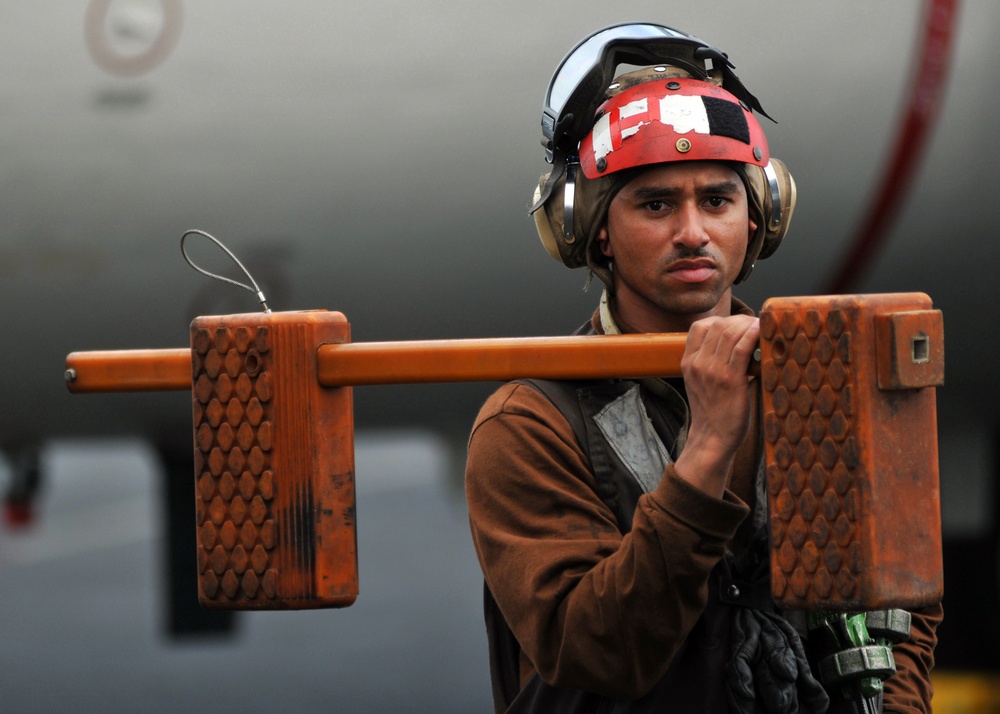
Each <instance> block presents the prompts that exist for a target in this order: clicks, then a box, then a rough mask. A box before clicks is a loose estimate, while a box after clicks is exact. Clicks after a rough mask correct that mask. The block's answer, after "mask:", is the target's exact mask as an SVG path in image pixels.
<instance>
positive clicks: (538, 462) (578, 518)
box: [466, 385, 748, 698]
mask: <svg viewBox="0 0 1000 714" xmlns="http://www.w3.org/2000/svg"><path fill="white" fill-rule="evenodd" d="M466 495H467V499H468V505H469V518H470V523H471V528H472V535H473V541H474V544H475V548H476V552H477V555H478V557H479V561H480V565H481V566H482V569H483V573H484V575H485V578H486V582H487V585H488V586H489V588H490V590H491V592H492V593H493V595H494V597H495V598H496V601H497V604H498V605H499V607H500V609H501V611H502V612H503V615H504V618H505V619H506V621H507V623H508V625H509V626H510V628H511V630H512V631H513V633H514V635H515V637H516V638H517V640H518V642H519V643H520V645H521V648H522V650H523V651H524V654H525V655H526V656H527V658H528V659H529V660H530V661H531V663H532V664H533V665H534V667H535V669H536V670H537V671H538V673H539V674H540V675H541V677H542V678H543V679H544V680H545V681H546V682H548V683H549V684H552V685H556V686H564V687H572V688H577V689H585V690H588V691H596V692H599V693H602V694H609V695H613V696H624V697H630V698H634V697H638V696H641V695H642V694H644V693H645V692H646V691H648V690H649V689H650V688H651V687H652V686H653V685H654V684H655V683H656V682H657V681H658V680H659V679H660V677H661V676H662V675H663V673H664V672H665V671H666V669H667V667H668V666H669V664H670V662H671V659H672V658H673V656H674V654H675V653H676V651H677V649H678V647H679V646H680V645H681V643H682V642H683V640H684V638H685V637H686V635H687V634H688V632H689V631H690V630H691V628H692V627H693V626H694V624H695V623H696V621H697V620H698V618H699V616H700V614H701V612H702V610H703V609H704V607H705V604H706V601H707V581H708V576H709V573H710V572H711V570H712V569H713V568H714V566H715V565H716V563H717V562H718V561H719V560H720V558H721V557H722V556H723V552H724V549H725V546H726V544H727V543H728V542H729V541H730V540H731V539H732V537H733V534H734V533H735V530H736V528H737V526H738V525H739V524H740V522H741V521H742V520H743V519H744V518H745V516H746V515H747V512H748V508H747V506H746V505H745V504H744V503H743V502H742V501H740V500H739V499H738V498H736V496H734V495H733V494H731V493H729V492H727V493H726V495H725V496H724V497H723V499H721V500H719V499H715V498H712V497H710V496H708V495H706V494H704V493H702V492H700V491H698V490H697V489H695V488H693V487H691V486H689V485H687V484H686V483H685V482H684V481H682V480H680V479H679V478H677V477H676V475H675V474H674V473H673V470H672V468H671V467H669V466H668V467H667V470H666V473H665V474H664V477H663V479H662V480H661V482H660V485H659V486H658V487H657V489H656V490H655V491H653V492H652V493H649V494H646V495H644V496H642V497H641V498H640V500H639V504H638V506H637V508H636V513H635V518H634V521H633V526H632V530H631V532H629V533H628V534H626V535H624V536H623V535H622V534H621V533H620V532H619V531H618V528H617V525H616V522H615V519H614V516H613V515H612V513H611V511H610V510H609V509H608V508H607V507H606V506H605V505H604V503H603V502H602V501H601V500H600V498H599V497H598V496H597V493H596V491H595V483H594V478H593V475H592V474H591V471H590V468H589V466H588V462H587V459H586V457H585V456H584V454H583V452H582V451H581V449H580V447H579V445H578V444H577V443H576V439H575V437H574V436H573V433H572V430H571V428H570V427H569V425H568V424H567V423H566V421H565V419H564V418H563V417H562V415H561V414H560V413H559V412H558V411H557V410H556V409H555V407H553V406H552V404H551V403H550V402H549V401H548V400H547V399H546V398H545V397H543V396H542V395H540V394H538V393H537V392H535V391H534V390H532V389H531V388H529V387H525V386H523V385H507V386H505V387H503V388H502V389H500V390H499V391H498V392H497V393H496V394H495V395H494V396H493V397H492V398H491V399H490V400H489V401H488V402H487V403H486V405H485V406H484V407H483V410H482V411H481V412H480V415H479V418H478V419H477V422H476V425H475V426H474V428H473V433H472V436H471V439H470V442H469V457H468V464H467V469H466ZM522 675H523V673H522ZM523 681H524V679H523V678H522V684H523Z"/></svg>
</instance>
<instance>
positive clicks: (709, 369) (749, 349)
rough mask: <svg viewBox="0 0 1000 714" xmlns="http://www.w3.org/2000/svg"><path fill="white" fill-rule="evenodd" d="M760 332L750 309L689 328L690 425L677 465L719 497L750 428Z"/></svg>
mask: <svg viewBox="0 0 1000 714" xmlns="http://www.w3.org/2000/svg"><path fill="white" fill-rule="evenodd" d="M759 336H760V325H759V323H758V320H757V318H755V317H750V316H748V315H733V316H730V317H710V318H706V319H704V320H699V321H698V322H695V323H694V324H693V325H692V326H691V329H690V331H689V332H688V338H687V346H686V347H685V350H684V357H683V358H682V359H681V373H682V375H683V376H684V388H685V390H686V391H687V398H688V404H689V406H690V409H691V426H690V429H689V431H688V437H687V441H686V442H685V445H684V449H683V451H681V454H680V456H679V457H678V458H677V463H676V464H675V469H676V473H677V475H678V476H679V477H680V478H682V479H684V480H685V481H687V482H688V483H690V484H692V485H693V486H695V487H697V488H699V489H701V490H702V491H704V492H705V493H708V494H710V495H713V496H715V497H717V498H721V497H722V494H723V491H725V488H726V482H727V481H728V479H729V472H730V471H731V470H732V466H733V460H734V458H735V456H736V451H737V449H739V447H740V445H741V444H742V443H743V441H744V440H745V439H746V437H747V434H748V432H749V429H750V412H751V409H750V407H751V405H750V394H751V392H750V387H749V383H748V379H747V371H748V369H749V367H750V360H751V358H752V357H753V353H754V350H756V349H757V344H758V339H759Z"/></svg>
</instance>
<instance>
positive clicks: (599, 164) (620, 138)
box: [580, 77, 770, 179]
mask: <svg viewBox="0 0 1000 714" xmlns="http://www.w3.org/2000/svg"><path fill="white" fill-rule="evenodd" d="M769 159H770V154H769V152H768V148H767V139H766V138H765V137H764V131H763V129H761V126H760V124H759V123H758V122H757V119H756V118H754V116H753V114H751V112H750V111H748V110H747V108H746V107H745V106H743V105H742V104H741V103H740V102H739V100H738V99H736V97H734V96H733V95H732V94H730V93H729V92H727V91H726V90H724V89H722V88H721V87H717V86H715V85H714V84H710V83H708V82H702V81H700V80H696V79H689V78H680V77H678V78H671V79H664V80H656V81H649V82H643V83H641V84H637V85H635V86H634V87H631V88H629V89H626V90H624V91H622V92H620V93H619V94H616V95H615V96H613V97H611V98H610V99H608V100H607V101H606V102H604V104H602V105H601V106H600V108H599V109H598V119H597V121H596V122H595V124H594V127H593V129H591V131H590V132H589V133H588V134H587V136H585V137H584V139H583V141H581V142H580V166H581V168H582V169H583V173H584V175H585V176H586V177H587V178H589V179H596V178H600V177H601V176H607V175H608V174H611V173H614V172H616V171H622V170H624V169H629V168H632V167H635V166H646V165H650V164H659V163H663V162H668V161H737V162H740V163H745V164H755V165H757V166H761V167H764V166H767V163H768V161H769Z"/></svg>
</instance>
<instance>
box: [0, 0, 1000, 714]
mask: <svg viewBox="0 0 1000 714" xmlns="http://www.w3.org/2000/svg"><path fill="white" fill-rule="evenodd" d="M945 5H947V6H948V8H950V9H948V10H947V11H945V10H942V9H941V7H943V6H945ZM930 7H937V8H938V10H937V12H938V14H937V15H931V16H928V15H927V14H926V13H927V12H928V10H927V8H930ZM955 8H957V10H956V9H955ZM633 20H642V21H650V22H657V23H661V24H666V25H670V26H673V27H677V28H680V29H683V30H686V31H688V32H691V33H692V34H694V35H696V36H698V37H700V38H702V39H704V40H706V41H707V42H709V43H711V44H713V45H715V46H717V47H719V48H721V49H723V50H725V51H726V52H727V53H728V54H729V56H730V58H731V59H732V60H733V62H734V64H735V65H736V72H737V73H738V74H739V75H740V77H741V78H742V79H743V81H744V83H745V84H746V85H747V87H748V88H749V89H750V90H751V91H752V92H754V93H755V94H756V95H757V96H758V98H759V99H760V100H761V102H762V103H763V106H764V108H765V109H766V110H767V111H768V113H769V114H770V115H771V116H773V117H775V119H777V121H778V124H771V123H769V122H767V121H766V120H765V121H764V125H765V131H766V132H767V134H768V138H769V141H770V144H771V153H772V155H774V156H776V157H778V158H780V159H782V160H783V161H785V162H786V163H787V164H788V166H789V167H790V169H791V171H792V173H793V174H794V176H795V178H796V181H797V183H798V188H799V203H798V207H797V209H796V214H795V218H794V221H793V224H792V228H791V231H790V233H789V236H788V237H787V238H786V240H785V242H784V244H783V246H782V248H781V250H780V251H779V252H778V253H777V254H776V255H775V256H774V257H773V258H771V259H769V260H767V261H765V262H762V263H760V264H759V265H758V266H757V268H756V270H755V273H754V275H753V276H752V277H751V278H750V280H749V281H748V282H747V283H746V284H745V285H743V286H740V288H739V289H738V291H737V292H738V294H739V295H740V297H742V298H743V299H744V300H746V301H747V302H749V303H750V304H751V305H752V306H754V307H759V306H760V304H761V303H762V302H763V300H764V299H766V298H767V297H770V296H775V295H809V294H822V293H824V292H829V291H830V290H831V289H834V288H836V289H837V290H842V289H844V290H849V291H852V292H895V291H921V292H926V293H928V294H929V295H930V296H931V297H932V298H933V300H934V301H935V306H936V307H938V308H940V309H942V310H943V312H944V315H945V326H946V334H947V369H946V386H945V387H944V388H942V389H940V390H938V406H939V417H938V418H939V444H940V468H941V482H942V483H941V485H942V509H943V523H944V536H945V564H946V566H945V567H946V583H947V585H946V600H945V606H946V612H947V620H946V623H945V625H944V626H943V627H942V630H941V632H940V635H941V646H940V649H939V663H940V668H941V671H942V673H943V674H942V676H941V677H940V678H939V682H940V687H939V690H940V691H941V694H940V695H939V697H940V698H939V700H938V701H937V706H936V710H937V711H965V710H968V711H984V710H986V709H985V708H986V707H988V706H996V705H995V704H987V703H986V702H995V701H997V698H996V697H995V696H994V691H993V687H994V679H993V677H994V675H995V674H996V664H995V663H996V662H997V661H1000V656H998V655H1000V645H998V639H997V638H998V637H1000V617H998V615H997V612H998V609H997V608H998V605H1000V582H998V563H1000V559H998V553H997V540H998V538H997V536H998V532H997V521H996V515H995V514H996V513H997V505H998V503H997V498H998V496H997V491H996V488H995V478H996V474H997V463H996V457H997V448H996V444H997V438H996V437H997V433H998V428H997V426H998V425H997V419H996V416H995V406H994V405H995V404H996V401H997V397H998V396H1000V395H998V392H1000V384H998V380H997V375H996V372H995V371H994V370H992V369H991V367H992V361H993V360H992V352H993V350H992V349H991V348H992V346H993V343H994V342H995V340H994V339H992V338H990V337H989V335H991V334H993V332H994V330H993V329H992V328H991V327H990V325H992V324H994V322H995V318H993V317H992V315H991V314H990V313H989V307H988V306H989V305H990V304H991V303H992V302H993V301H994V300H995V298H996V297H997V293H996V289H995V283H996V281H995V278H994V276H993V275H992V274H991V272H990V271H991V268H992V266H994V265H996V264H997V262H998V261H997V259H998V258H1000V255H998V252H1000V248H998V247H997V242H995V241H993V240H992V237H993V232H994V231H995V227H994V226H993V220H992V215H991V214H992V211H991V208H992V205H993V197H992V185H993V173H994V167H995V166H996V160H997V158H998V156H997V149H996V146H997V140H998V138H1000V120H998V112H997V109H998V107H997V99H996V93H995V92H993V91H992V90H991V89H990V86H989V84H988V79H986V77H988V75H987V74H986V71H985V70H987V69H988V68H992V67H995V66H997V63H998V61H1000V49H998V47H997V45H996V43H995V40H994V35H995V28H996V27H997V26H1000V6H997V5H995V4H994V3H988V2H984V1H982V0H979V1H978V2H974V1H967V2H964V3H957V2H954V3H932V2H928V3H913V2H910V1H908V0H886V1H885V2H882V3H878V4H871V3H865V2H861V1H857V2H855V1H854V0H850V1H847V2H841V3H801V2H793V1H791V0H782V1H780V2H771V3H765V4H748V3H744V2H738V1H737V0H719V1H718V2H715V3H712V4H710V5H705V4H696V3H676V4H668V5H660V6H656V7H655V8H653V7H650V6H649V5H648V3H638V2H631V1H630V0H623V1H621V2H617V3H614V4H613V5H611V4H606V3H596V2H591V1H590V0H577V1H575V2H569V1H568V0H567V1H563V0H553V1H552V2H549V3H545V4H543V5H539V4H538V3H534V2H527V1H526V0H509V1H508V2H504V3H493V4H488V5H487V4H470V3H462V2H458V1H457V0H434V1H428V2H422V3H398V2H388V1H385V0H372V1H371V2H367V3H363V4H358V3H347V4H338V3H320V2H312V1H309V0H293V1H292V2H289V3H284V4H281V5H278V4H275V3H268V2H259V1H258V0H240V1H239V2H237V1H235V0H216V1H214V2H212V3H191V2H183V0H171V1H168V0H74V1H72V2H61V3H52V2H28V1H27V0H9V1H8V2H6V3H4V4H3V7H2V8H0V196H2V197H3V200H2V204H0V205H2V209H0V215H2V218H3V220H2V221H0V304H2V305H3V306H4V308H5V311H4V316H5V322H6V324H7V325H8V328H7V335H8V337H7V339H6V340H4V343H3V346H2V347H0V350H2V355H3V358H4V359H3V364H4V366H5V370H4V371H3V373H2V377H0V380H2V381H0V394H2V395H3V398H4V408H3V409H2V410H0V446H2V448H3V454H4V456H3V459H2V461H0V494H3V495H4V499H5V500H4V505H5V507H6V511H5V516H6V519H5V523H4V525H3V526H0V571H2V574H0V598H2V602H3V608H2V609H0V632H2V633H3V643H2V644H0V701H2V705H0V708H3V709H5V710H7V709H9V710H10V711H52V710H59V709H67V708H73V709H75V710H77V711H134V710H136V709H139V710H143V711H160V710H162V711H173V710H176V709H178V708H180V707H185V708H186V709H187V710H189V711H202V710H205V711H207V710H209V709H211V710H212V711H219V710H220V709H222V710H225V707H227V706H230V705H229V704H220V700H225V702H229V701H230V700H231V699H232V704H231V708H232V709H233V710H236V709H237V706H239V709H240V710H241V711H270V710H273V709H275V708H278V707H279V706H290V707H293V708H296V709H299V710H304V711H312V710H319V709H327V710H336V711H483V710H488V708H489V706H490V705H489V702H490V694H489V677H488V672H487V663H486V652H485V634H484V631H483V626H482V618H481V612H480V611H481V599H480V598H481V583H480V576H479V571H478V566H477V563H476V561H475V557H474V554H473V553H472V550H471V545H470V543H469V538H468V530H467V525H466V516H465V505H464V499H463V496H462V483H461V478H462V468H463V458H464V453H463V450H464V442H465V438H466V436H467V433H468V428H469V425H470V424H471V422H472V419H473V418H474V416H475V414H476V411H477V409H478V406H479V404H480V403H481V401H482V399H483V398H484V397H485V396H486V394H488V393H489V392H490V391H491V390H492V389H493V388H494V386H495V385H486V384H480V385H444V386H433V387H418V386H398V387H365V388H359V389H357V390H356V392H355V419H356V428H357V430H358V440H357V449H358V456H357V474H358V476H357V483H358V511H359V516H358V529H359V534H358V537H359V558H360V567H361V596H360V598H359V600H358V603H357V604H356V605H355V606H353V607H351V608H348V609H345V610H342V611H327V612H318V613H317V612H311V613H255V614H245V613H241V614H238V615H236V616H228V617H227V616H221V617H220V616H218V615H211V614H206V613H204V612H201V611H199V610H198V609H197V605H196V603H193V602H192V601H193V598H194V592H193V590H192V588H193V586H192V585H191V583H190V582H188V580H186V579H185V578H187V577H188V576H187V575H186V574H188V573H190V571H191V567H192V566H190V562H189V561H190V560H192V558H191V557H190V554H191V552H192V551H191V548H190V546H189V545H186V544H185V543H186V542H187V541H185V539H191V538H192V537H193V527H192V525H191V523H190V518H191V515H193V513H191V512H190V511H189V504H190V489H191V482H190V474H191V473H192V470H191V463H190V454H191V448H190V429H191V427H190V402H189V400H190V395H187V394H184V393H181V392H176V393H173V392H172V393H158V394H135V395H124V394H114V395H94V396H71V395H69V394H68V393H67V391H66V388H65V385H64V383H63V380H62V372H63V365H64V359H65V356H66V354H67V353H69V352H72V351H76V350H95V349H127V348H156V347H183V346H185V345H187V344H188V339H189V337H188V325H189V323H190V321H191V320H192V319H193V318H194V317H196V316H198V315H204V314H226V313H232V312H249V311H253V310H255V309H257V306H256V303H255V301H254V300H253V298H252V297H251V296H249V295H246V294H245V293H243V292H241V291H238V290H235V289H233V288H231V287H228V286H224V285H221V284H219V283H217V282H215V281H211V280H208V279H207V278H204V277H203V276H200V275H198V274H196V273H195V272H194V271H192V270H191V269H190V268H189V267H188V266H187V265H186V264H185V263H184V261H183V259H182V258H181V255H180V250H179V247H178V243H179V240H180V236H181V234H182V233H183V232H184V231H185V230H187V229H190V228H199V229H203V230H206V231H208V232H210V233H213V234H214V235H216V236H217V237H219V238H220V239H221V240H223V241H224V242H225V243H226V244H227V245H228V246H229V247H230V248H231V249H232V250H233V251H234V252H235V253H236V254H237V255H238V256H239V257H240V259H241V260H242V261H243V262H244V263H245V264H246V265H247V267H248V268H250V270H251V271H252V272H253V273H254V275H255V277H256V278H257V280H258V281H259V282H260V283H261V286H262V288H263V290H264V292H265V293H266V294H267V296H268V298H269V302H270V303H271V306H272V307H273V308H274V309H276V310H297V309H312V308H325V309H332V310H339V311H342V312H344V313H345V314H346V315H347V317H348V319H349V320H350V321H351V324H352V332H353V339H354V340H355V341H373V340H397V339H425V338H447V337H486V336H522V335H547V334H565V333H567V332H571V331H572V330H573V329H575V328H576V327H577V326H578V325H579V324H580V323H582V322H583V321H584V320H585V319H587V318H588V317H589V315H590V312H591V311H592V309H593V307H594V306H595V304H596V301H597V299H598V297H599V291H597V290H596V289H592V290H591V291H589V292H585V291H584V289H583V288H584V285H585V282H586V276H585V275H584V274H583V273H581V272H578V271H576V272H574V271H568V270H566V269H565V268H563V267H562V266H561V265H559V264H557V263H555V262H554V261H552V260H551V259H550V258H548V257H547V255H546V254H545V252H544V250H542V249H541V246H540V245H539V243H538V239H537V237H536V235H535V233H534V228H533V225H532V222H531V220H530V219H529V218H528V217H527V214H526V206H527V203H528V200H529V198H530V196H531V192H532V190H533V188H534V185H535V183H536V181H537V179H538V176H539V175H540V174H541V173H543V172H544V171H545V169H546V166H545V164H544V161H543V152H542V149H541V146H540V145H539V140H540V138H541V132H540V127H539V120H540V115H541V112H540V109H541V103H542V98H543V95H544V92H545V88H546V86H547V83H548V79H549V77H550V75H551V73H552V71H553V70H554V69H555V67H556V65H557V64H558V62H559V61H560V59H561V58H562V57H563V55H564V54H565V53H566V52H567V51H568V50H569V49H570V48H571V47H572V46H573V45H574V44H575V43H576V42H577V41H578V40H579V39H581V38H582V37H583V36H585V35H587V34H589V33H590V32H592V31H593V30H595V29H597V28H599V27H601V26H603V25H607V24H611V23H614V22H624V21H633ZM928 24H930V25H931V26H937V27H951V28H952V30H951V31H950V32H949V33H947V38H948V39H949V40H950V42H949V43H948V44H947V46H946V47H942V45H943V40H941V38H940V37H938V39H937V40H936V41H937V42H938V46H937V50H941V52H940V53H939V54H938V55H936V56H937V58H938V65H937V66H938V67H939V68H940V69H941V70H942V78H943V82H942V85H941V87H940V88H939V90H938V91H936V92H928V94H927V96H923V95H919V96H916V97H915V94H914V89H913V88H914V86H915V85H914V80H915V77H914V74H915V73H916V67H918V66H920V58H921V57H922V56H925V54H926V53H925V49H926V47H925V42H924V37H925V34H926V29H925V28H926V27H927V26H928ZM931 44H932V45H933V43H931ZM930 49H931V50H932V51H933V50H934V49H935V48H934V47H933V46H932V47H931V48H930ZM915 98H916V99H917V100H918V101H916V105H917V106H922V107H923V109H924V111H925V114H926V115H927V116H930V117H931V118H932V119H934V118H936V120H937V121H936V123H931V125H930V130H929V131H928V133H927V135H926V141H925V142H924V143H920V142H912V143H911V144H909V146H911V147H912V148H911V150H910V156H911V157H912V158H913V159H914V161H913V163H912V164H910V165H908V167H907V170H906V171H905V172H903V173H901V174H893V173H891V172H890V164H891V162H890V159H891V156H892V153H893V150H894V147H896V146H897V143H898V142H901V141H904V140H906V138H907V133H906V129H905V126H906V125H905V124H904V117H905V113H906V110H907V107H909V106H911V105H912V104H913V103H914V101H913V100H914V99H915ZM887 176H888V177H889V181H890V183H891V182H893V181H895V182H896V183H897V184H898V185H899V187H900V189H902V197H901V200H900V202H899V204H898V209H899V210H898V213H896V212H895V211H894V210H892V208H891V205H889V204H888V203H886V204H885V206H884V208H885V211H886V213H887V214H891V215H892V217H893V218H894V219H895V220H893V221H892V222H891V223H890V224H889V225H888V226H886V229H885V231H884V233H883V234H882V235H881V241H880V242H877V243H875V244H873V245H872V246H870V247H868V248H867V249H865V250H863V251H862V252H861V254H860V257H855V258H853V259H852V258H850V256H851V255H852V253H851V248H852V246H853V245H854V240H855V238H856V237H857V235H858V234H859V233H860V231H861V227H862V225H863V224H864V221H865V216H866V215H867V212H868V211H869V210H870V209H871V206H872V204H873V202H876V201H877V197H878V196H880V195H881V194H880V193H879V190H878V188H879V186H880V185H882V183H884V182H885V181H886V180H887V179H886V177H887ZM191 253H192V254H193V255H194V256H195V257H196V259H198V261H199V262H200V263H202V264H204V265H205V267H208V268H209V269H212V270H215V271H217V272H221V273H223V274H226V275H232V276H233V277H237V276H236V275H235V273H234V272H233V271H232V269H231V268H230V266H229V264H228V263H227V262H226V261H225V260H224V258H223V256H222V255H221V253H219V252H218V251H217V250H216V249H214V248H212V247H211V246H210V245H208V244H207V243H205V244H202V245H192V246H191ZM847 260H853V262H851V264H850V266H851V270H850V271H849V274H850V281H849V283H848V284H847V285H843V284H838V283H837V281H836V280H835V275H836V274H837V272H838V268H839V267H840V266H841V265H842V264H844V261H847ZM984 335H985V338H984V337H983V336H984ZM190 579H191V581H193V575H192V576H191V578H190ZM968 677H972V679H968ZM265 678H266V682H267V683H266V684H264V682H265ZM953 682H958V684H957V685H953V684H952V683H953ZM234 687H238V688H239V690H240V691H246V692H248V694H247V699H245V700H241V702H240V704H239V705H237V704H236V698H235V697H231V694H230V693H231V692H232V691H235V690H234ZM962 697H965V699H963V698H962ZM970 702H971V703H970ZM967 706H971V707H975V708H973V709H963V708H962V707H967Z"/></svg>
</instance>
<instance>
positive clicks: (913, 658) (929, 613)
mask: <svg viewBox="0 0 1000 714" xmlns="http://www.w3.org/2000/svg"><path fill="white" fill-rule="evenodd" d="M911 614H912V621H911V626H910V639H909V640H908V641H907V642H904V643H901V644H898V645H895V646H894V647H893V648H892V654H893V658H894V659H895V660H896V674H894V675H893V676H891V677H889V679H887V680H886V682H885V695H884V702H883V706H882V709H883V711H885V712H886V714H889V713H890V712H892V713H893V714H929V712H930V711H931V695H932V694H933V689H932V687H931V670H932V669H933V668H934V648H935V647H936V646H937V628H938V625H939V624H940V623H941V620H942V618H943V610H942V607H941V605H940V604H937V605H933V606H931V607H927V608H924V609H923V610H919V611H915V612H913V613H911Z"/></svg>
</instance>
